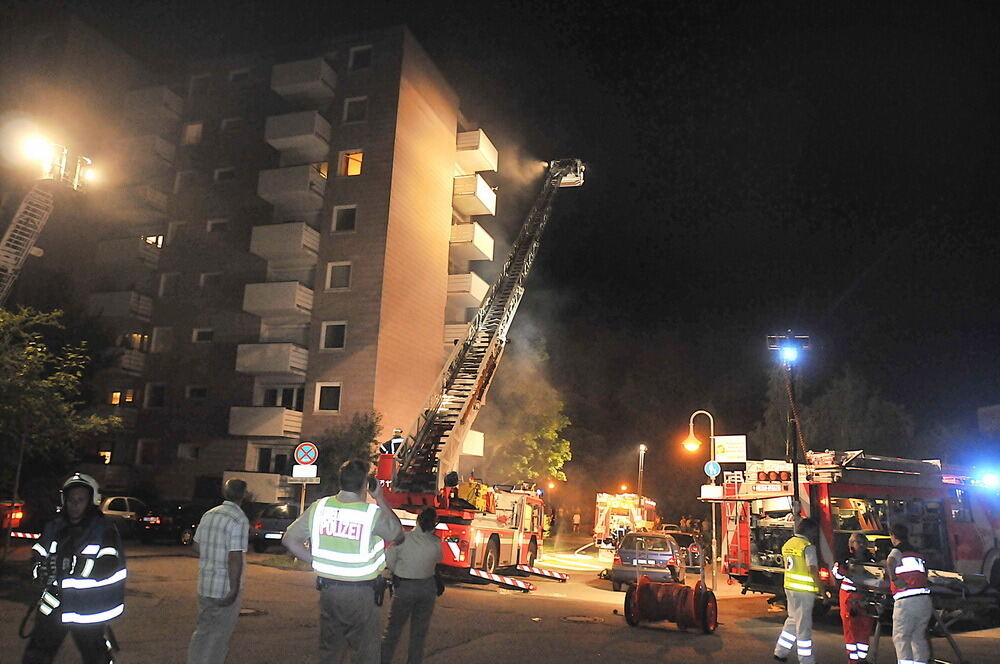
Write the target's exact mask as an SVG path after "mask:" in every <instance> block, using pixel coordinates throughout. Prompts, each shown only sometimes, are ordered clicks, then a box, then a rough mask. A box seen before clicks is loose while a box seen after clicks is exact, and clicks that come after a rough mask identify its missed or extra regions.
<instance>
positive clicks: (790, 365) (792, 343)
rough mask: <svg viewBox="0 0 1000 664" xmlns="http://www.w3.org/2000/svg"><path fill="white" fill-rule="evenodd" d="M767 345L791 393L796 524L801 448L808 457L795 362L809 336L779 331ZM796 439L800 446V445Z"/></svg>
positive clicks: (789, 439)
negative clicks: (782, 370) (800, 414)
mask: <svg viewBox="0 0 1000 664" xmlns="http://www.w3.org/2000/svg"><path fill="white" fill-rule="evenodd" d="M767 347H768V349H770V350H775V351H778V357H780V358H781V365H782V367H783V368H784V370H785V387H786V392H787V394H788V420H787V425H786V427H785V460H786V461H788V462H789V463H791V464H792V486H793V487H794V488H793V489H792V511H793V513H794V514H793V517H794V518H795V521H796V523H798V520H799V518H800V511H801V510H800V504H801V502H800V501H799V454H798V453H799V450H800V449H801V451H802V458H803V460H804V459H805V456H806V442H805V438H804V437H803V436H802V426H801V424H800V423H799V410H798V406H797V405H796V403H795V365H796V363H797V362H798V361H799V356H800V355H801V354H802V351H804V350H808V349H809V336H808V335H804V334H792V331H791V330H788V332H786V333H785V334H775V335H771V336H769V337H768V338H767ZM796 442H797V443H798V445H796Z"/></svg>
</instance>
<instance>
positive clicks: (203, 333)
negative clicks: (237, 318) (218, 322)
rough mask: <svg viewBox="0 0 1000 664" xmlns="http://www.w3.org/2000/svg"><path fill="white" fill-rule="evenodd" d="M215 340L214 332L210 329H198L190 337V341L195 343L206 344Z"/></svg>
mask: <svg viewBox="0 0 1000 664" xmlns="http://www.w3.org/2000/svg"><path fill="white" fill-rule="evenodd" d="M214 338H215V330H210V329H200V330H195V331H194V334H193V335H192V341H194V342H195V343H208V342H210V341H211V340H212V339H214Z"/></svg>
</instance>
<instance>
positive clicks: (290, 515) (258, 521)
mask: <svg viewBox="0 0 1000 664" xmlns="http://www.w3.org/2000/svg"><path fill="white" fill-rule="evenodd" d="M297 518H299V506H298V505H296V504H294V503H271V504H269V505H265V506H264V508H263V509H262V510H261V511H260V512H259V513H258V514H257V515H256V516H255V517H254V518H253V519H251V520H250V542H251V544H252V545H253V550H254V551H256V552H257V553H263V552H264V551H265V550H266V549H267V547H269V546H272V545H279V544H281V538H282V537H283V536H284V535H285V530H286V529H287V528H288V526H290V525H292V521H295V519H297Z"/></svg>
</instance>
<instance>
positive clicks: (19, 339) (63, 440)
mask: <svg viewBox="0 0 1000 664" xmlns="http://www.w3.org/2000/svg"><path fill="white" fill-rule="evenodd" d="M60 317H61V312H59V311H53V312H49V313H41V312H38V311H35V310H33V309H25V308H20V309H19V310H18V311H17V312H10V311H6V310H0V461H2V463H0V486H5V487H7V486H13V485H14V484H15V483H16V482H17V481H18V479H19V478H18V477H16V475H17V474H18V472H19V470H18V469H19V468H20V465H21V461H22V453H23V461H24V463H25V464H27V465H30V464H32V463H33V462H41V461H44V463H45V464H46V465H47V466H48V467H50V468H52V469H58V472H60V473H61V472H63V469H65V468H66V467H68V465H69V464H70V463H71V462H72V461H74V460H75V455H76V447H77V445H78V444H79V443H80V442H82V441H84V440H86V439H88V438H91V437H94V436H100V435H104V434H106V433H108V432H110V431H113V430H115V429H118V428H119V427H120V426H121V420H120V419H119V418H117V417H98V416H96V415H83V414H81V413H80V412H79V408H80V406H81V405H82V404H81V402H80V401H79V396H80V389H81V378H82V377H83V374H84V370H85V368H86V366H87V363H88V357H87V348H86V344H85V343H81V344H79V345H76V346H72V345H69V344H66V345H64V346H62V347H53V346H52V345H51V344H50V343H49V342H48V341H47V340H46V337H47V336H48V335H54V336H55V335H58V333H60V332H61V331H62V329H63V326H62V323H61V321H60Z"/></svg>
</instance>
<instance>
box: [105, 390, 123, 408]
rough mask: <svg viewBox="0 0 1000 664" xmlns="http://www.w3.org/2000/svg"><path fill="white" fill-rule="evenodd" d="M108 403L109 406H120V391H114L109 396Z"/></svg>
mask: <svg viewBox="0 0 1000 664" xmlns="http://www.w3.org/2000/svg"><path fill="white" fill-rule="evenodd" d="M108 403H109V404H111V405H112V406H120V405H122V393H121V391H120V390H116V391H114V392H112V393H111V396H110V397H109V398H108Z"/></svg>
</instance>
